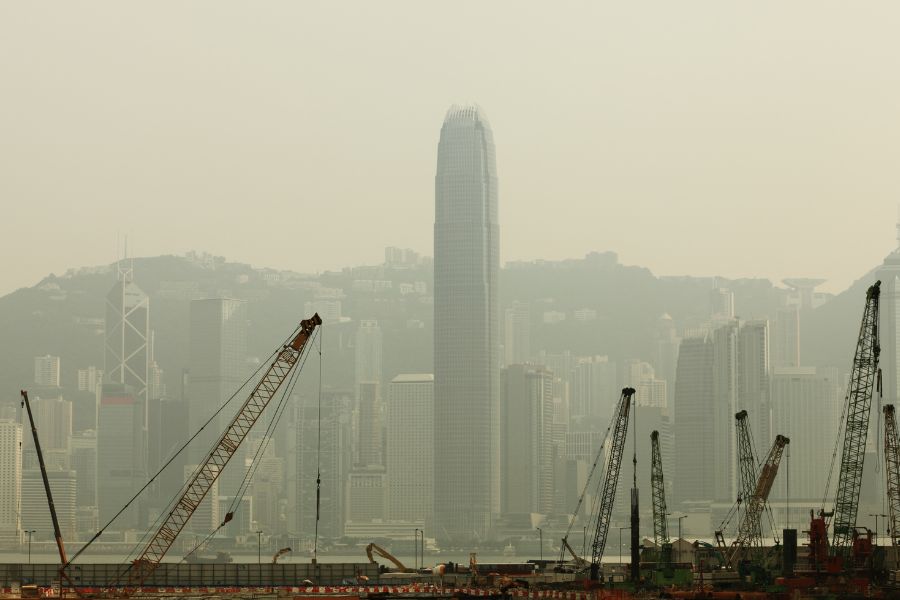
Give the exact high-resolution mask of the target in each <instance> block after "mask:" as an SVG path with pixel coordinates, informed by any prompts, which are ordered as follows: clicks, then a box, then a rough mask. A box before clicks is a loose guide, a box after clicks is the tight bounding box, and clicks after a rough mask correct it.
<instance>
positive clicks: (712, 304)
mask: <svg viewBox="0 0 900 600" xmlns="http://www.w3.org/2000/svg"><path fill="white" fill-rule="evenodd" d="M709 314H710V316H711V317H712V318H713V319H714V320H715V319H733V318H734V292H732V291H731V290H729V289H726V288H713V289H712V290H710V291H709Z"/></svg>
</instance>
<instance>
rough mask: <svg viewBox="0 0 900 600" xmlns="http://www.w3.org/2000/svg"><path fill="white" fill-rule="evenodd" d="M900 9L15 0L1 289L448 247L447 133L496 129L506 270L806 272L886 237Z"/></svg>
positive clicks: (309, 264)
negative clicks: (593, 256) (442, 157)
mask: <svg viewBox="0 0 900 600" xmlns="http://www.w3.org/2000/svg"><path fill="white" fill-rule="evenodd" d="M898 25H900V6H898V5H896V4H895V3H890V2H885V1H879V2H871V3H865V4H859V3H853V4H847V3H840V2H828V1H826V2H815V1H812V0H798V1H795V2H790V3H785V2H775V1H763V2H754V3H732V2H716V1H713V0H704V1H700V0H689V1H685V2H678V3H665V2H620V3H590V2H575V1H567V2H561V3H553V4H552V5H551V4H549V3H547V4H545V3H536V2H525V3H521V2H510V1H502V2H500V1H498V2H490V3H486V2H470V1H463V0H460V1H457V2H454V3H452V4H436V3H435V4H433V3H423V2H415V1H412V0H405V1H391V2H378V3H368V2H361V1H353V2H344V3H317V4H314V3H307V2H286V1H282V2H269V3H265V4H255V3H239V2H232V1H227V2H211V1H201V2H191V3H177V2H156V3H142V4H139V3H119V2H112V1H102V2H100V1H87V2H79V3H62V4H59V3H47V2H6V3H2V4H0V94H2V97H3V107H4V110H3V111H0V198H2V207H3V209H4V210H3V216H4V222H5V224H6V227H5V228H4V235H3V236H0V252H2V253H3V255H4V256H6V257H7V258H6V260H5V261H4V267H5V268H4V275H5V276H4V277H3V279H2V280H0V295H2V294H5V293H8V292H10V291H12V290H14V289H16V288H19V287H23V286H29V285H33V284H35V283H37V281H38V280H40V278H42V277H44V276H46V275H47V274H48V273H51V272H52V273H57V274H59V273H62V272H64V271H65V270H66V269H68V268H70V267H80V266H87V265H97V264H106V263H110V262H112V261H113V260H115V258H116V257H117V252H120V250H117V239H118V240H121V239H122V238H123V237H124V236H126V235H127V236H128V237H129V240H130V246H131V253H132V254H133V255H157V254H181V253H183V252H185V251H188V250H198V251H208V252H211V253H213V254H218V255H224V256H226V257H228V258H229V259H231V260H235V261H240V262H248V263H251V264H254V265H258V266H270V267H275V268H284V269H292V270H296V271H303V272H316V271H322V270H326V269H337V268H340V267H343V266H348V265H354V264H372V263H375V262H378V261H379V260H380V258H381V256H382V248H383V247H384V246H389V245H394V246H401V247H411V248H413V249H416V250H417V251H420V252H422V253H424V254H429V255H430V254H432V231H433V223H434V174H435V160H436V153H437V141H438V137H439V133H440V126H441V122H442V120H443V117H444V113H445V111H446V110H447V108H448V107H449V106H450V105H451V104H453V103H464V102H469V101H471V102H477V103H478V104H479V105H480V106H482V107H483V108H484V109H485V111H486V113H487V115H488V118H489V119H490V122H491V125H492V128H493V131H494V137H495V141H496V147H497V164H498V171H499V189H500V192H499V198H500V201H499V204H500V240H501V261H502V262H506V261H509V260H530V259H535V258H547V259H559V258H574V257H580V256H583V255H584V254H585V253H586V252H590V251H592V250H598V251H603V250H612V251H615V252H617V253H618V254H619V256H620V259H621V261H622V262H623V263H626V264H635V265H641V266H645V267H648V268H649V269H651V270H652V271H653V272H654V273H656V274H659V275H677V274H689V275H697V276H712V275H720V276H723V277H767V278H770V279H772V280H774V281H776V282H777V281H779V280H780V279H782V278H784V277H791V276H810V277H822V278H825V279H827V283H826V284H825V285H824V286H823V289H825V290H827V291H832V292H839V291H841V290H842V289H844V288H845V287H847V286H848V285H849V284H850V283H852V282H853V281H854V280H855V279H856V278H857V277H860V276H862V275H863V274H864V273H865V272H866V271H867V270H869V269H870V268H872V267H874V266H875V265H877V264H879V263H880V262H881V260H882V259H883V258H884V256H885V255H886V254H887V253H888V252H890V251H891V250H892V249H894V248H895V247H896V241H895V219H896V215H897V208H896V207H897V202H898V200H900V182H898V178H897V176H896V174H895V173H896V165H897V164H898V159H900V119H898V118H897V116H898V113H897V106H900V37H898V36H897V35H896V31H897V30H898Z"/></svg>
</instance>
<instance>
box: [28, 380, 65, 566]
mask: <svg viewBox="0 0 900 600" xmlns="http://www.w3.org/2000/svg"><path fill="white" fill-rule="evenodd" d="M20 393H21V395H22V406H23V407H24V408H25V410H26V411H27V412H28V422H29V423H30V424H31V437H32V439H33V440H34V450H35V452H37V457H38V465H40V467H41V479H43V481H44V492H46V494H47V504H48V505H49V507H50V520H51V521H52V522H53V537H54V539H55V540H56V549H57V551H58V552H59V561H60V562H59V564H60V565H61V566H60V570H59V574H60V576H61V577H62V578H63V579H65V580H66V581H67V582H69V583H70V584H72V580H71V579H69V576H68V575H67V574H66V571H65V566H66V565H67V564H68V562H69V560H68V559H67V558H66V547H65V544H63V539H62V531H60V528H59V517H57V515H56V504H54V503H53V492H52V491H50V480H49V479H48V477H47V465H46V464H45V463H44V453H43V451H42V450H41V441H40V439H38V432H37V426H36V425H35V424H34V415H33V414H32V413H31V402H29V400H28V392H26V391H25V390H21V392H20Z"/></svg>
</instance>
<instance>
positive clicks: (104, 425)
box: [97, 383, 147, 531]
mask: <svg viewBox="0 0 900 600" xmlns="http://www.w3.org/2000/svg"><path fill="white" fill-rule="evenodd" d="M144 424H145V408H144V402H143V400H141V398H140V397H139V396H138V395H137V393H136V392H135V391H134V390H133V389H132V388H131V387H130V386H127V385H124V384H121V383H104V384H103V393H102V396H101V398H100V416H99V423H98V428H97V496H98V498H97V500H98V508H99V509H100V520H101V521H102V522H103V523H106V522H107V521H109V520H110V519H111V518H112V517H113V516H114V515H115V514H116V513H117V512H118V511H119V509H121V508H122V507H124V506H125V505H126V504H127V503H128V502H129V501H130V500H131V498H132V497H133V496H134V495H135V494H136V493H137V491H138V490H139V489H140V488H141V486H143V485H144V483H146V481H147V471H146V465H147V457H146V452H147V440H146V435H145V434H146V429H145V426H144ZM142 525H143V506H142V505H140V504H139V505H132V506H131V507H130V508H129V509H128V510H127V511H125V512H124V513H122V515H121V516H119V518H118V519H117V520H116V522H115V523H113V525H112V529H114V530H116V531H122V530H127V529H135V528H138V527H140V526H142Z"/></svg>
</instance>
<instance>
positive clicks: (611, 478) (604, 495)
mask: <svg viewBox="0 0 900 600" xmlns="http://www.w3.org/2000/svg"><path fill="white" fill-rule="evenodd" d="M633 397H634V388H624V389H623V390H622V395H621V396H620V397H619V403H618V405H617V406H616V412H615V414H614V416H613V437H612V443H611V444H610V448H609V455H608V457H607V461H606V471H605V472H604V474H603V482H602V486H601V488H600V505H599V508H598V510H597V514H596V515H595V518H594V519H593V521H594V522H595V523H596V527H595V531H594V539H593V541H592V542H591V580H592V581H598V580H599V579H600V561H601V560H603V551H604V550H605V549H606V536H607V534H608V533H609V520H610V516H611V515H612V507H613V502H615V499H616V485H617V484H618V482H619V472H620V471H621V469H622V456H623V455H624V453H625V436H626V434H627V433H628V415H629V411H630V410H631V400H632V398H633Z"/></svg>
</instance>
